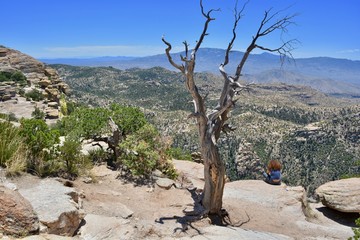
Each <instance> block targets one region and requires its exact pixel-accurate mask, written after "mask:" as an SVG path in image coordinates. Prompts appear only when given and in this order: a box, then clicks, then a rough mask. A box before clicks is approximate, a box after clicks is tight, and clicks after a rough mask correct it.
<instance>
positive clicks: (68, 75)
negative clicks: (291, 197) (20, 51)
mask: <svg viewBox="0 0 360 240" xmlns="http://www.w3.org/2000/svg"><path fill="white" fill-rule="evenodd" d="M52 67H54V68H56V69H57V71H58V72H59V74H60V76H62V77H63V80H64V81H65V82H66V83H67V84H69V86H70V87H71V89H72V91H73V95H72V97H74V98H76V99H77V100H78V101H80V102H84V103H87V104H90V105H94V106H96V105H108V104H110V103H113V102H119V103H125V104H130V105H136V106H139V107H141V108H143V111H144V112H145V114H146V116H147V118H148V119H149V121H151V122H152V123H155V126H157V128H158V129H159V130H160V131H161V132H162V134H163V135H169V136H171V137H172V139H173V145H174V146H175V147H180V148H183V149H185V150H189V151H191V152H196V151H198V146H197V144H198V140H197V132H196V126H195V122H193V120H192V119H189V118H188V115H189V114H190V113H191V110H192V108H193V106H192V103H191V102H190V100H191V98H190V96H189V95H188V94H187V92H186V90H185V87H184V86H183V79H182V76H181V75H180V73H176V72H172V71H169V70H166V69H163V68H160V67H156V68H151V69H147V70H144V69H138V68H135V69H129V70H118V69H115V68H112V67H97V68H91V67H74V66H67V65H52ZM196 77H197V81H198V86H199V88H200V91H201V93H202V94H204V95H207V98H206V100H207V101H210V102H211V103H212V105H213V106H215V105H216V102H215V101H216V97H217V94H218V93H219V90H220V88H221V86H222V80H221V79H220V78H219V77H218V76H216V75H213V74H208V73H198V75H197V76H196ZM359 112H360V105H359V103H358V102H356V101H355V100H354V99H352V100H350V99H339V98H332V97H329V96H327V95H325V94H323V93H320V92H317V91H316V90H313V89H311V88H308V87H301V86H291V85H285V84H259V85H254V86H253V87H252V89H251V91H250V92H246V93H242V94H241V95H240V99H239V101H238V102H237V104H236V106H235V108H234V110H233V113H232V118H231V119H230V122H231V124H232V125H233V126H235V127H236V130H235V131H234V132H231V133H229V134H227V135H224V136H223V137H222V138H221V139H220V141H219V145H220V151H221V154H222V156H223V158H224V160H225V161H226V164H227V175H228V177H229V178H230V179H231V180H235V179H259V178H261V175H260V170H261V169H262V168H263V167H264V165H265V164H266V162H267V161H268V160H269V159H271V158H278V159H280V160H281V161H282V163H283V165H284V169H283V174H284V181H285V182H286V183H288V184H290V185H299V184H301V185H304V186H305V187H307V188H308V190H309V192H312V190H314V188H316V187H317V186H319V185H320V184H322V183H324V182H327V181H329V180H333V179H338V178H340V177H345V176H351V175H354V174H358V173H359V167H358V164H359V159H360V150H359V149H360V148H359V147H360V146H359V143H360V139H359V135H360V124H359V119H360V116H359Z"/></svg>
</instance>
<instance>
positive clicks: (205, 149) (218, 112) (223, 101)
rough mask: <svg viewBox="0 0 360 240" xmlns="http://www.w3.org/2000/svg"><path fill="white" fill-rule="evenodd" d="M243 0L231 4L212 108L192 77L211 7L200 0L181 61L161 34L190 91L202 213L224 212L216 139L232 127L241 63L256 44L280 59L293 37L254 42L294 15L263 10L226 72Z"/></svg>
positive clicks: (281, 27) (282, 27) (286, 23)
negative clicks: (195, 31)
mask: <svg viewBox="0 0 360 240" xmlns="http://www.w3.org/2000/svg"><path fill="white" fill-rule="evenodd" d="M246 4H247V3H245V4H244V5H243V7H242V9H241V10H240V11H238V10H237V6H236V7H235V12H234V16H235V18H234V25H233V29H232V33H233V37H232V39H231V41H230V42H229V45H228V47H227V49H226V52H225V58H224V62H223V63H221V64H220V67H219V70H220V73H221V75H222V76H223V78H224V85H223V89H222V92H221V95H220V98H219V102H218V105H217V106H216V107H215V108H214V109H213V110H212V111H207V109H206V106H205V100H204V97H203V96H201V94H200V93H199V90H198V88H197V86H196V83H195V79H194V71H195V63H196V54H197V53H198V50H199V48H200V46H201V44H202V43H203V41H204V38H205V37H206V36H207V35H208V26H209V23H210V22H211V21H213V20H215V18H212V17H211V14H212V13H213V12H214V11H218V10H215V9H211V10H210V11H208V12H205V11H204V7H203V4H202V0H200V7H201V13H202V15H203V16H204V17H205V19H206V21H205V24H204V28H203V31H202V33H201V35H200V38H199V39H198V41H197V42H196V45H195V47H194V48H193V49H192V51H191V52H189V45H188V43H187V42H186V41H185V42H183V44H184V48H185V55H184V56H180V59H181V62H182V63H181V64H177V63H176V62H175V61H174V60H173V58H172V56H171V55H170V51H171V48H172V46H171V44H170V43H169V42H167V41H166V40H165V38H164V37H163V38H162V41H163V42H164V43H165V44H166V45H167V48H166V50H165V52H166V56H167V58H168V61H169V62H170V64H171V65H172V66H174V67H175V68H177V69H178V70H180V71H181V72H182V73H183V75H184V76H185V85H186V88H187V90H188V91H189V93H190V94H191V96H192V98H193V102H194V108H195V110H194V112H193V113H192V114H191V116H192V117H195V118H196V120H197V124H198V131H199V141H200V148H201V155H202V158H203V159H204V177H205V186H204V190H203V196H202V205H203V207H204V209H205V212H203V214H205V215H206V214H217V215H221V214H223V213H224V211H222V197H223V190H224V185H225V164H224V161H222V160H221V158H220V155H219V150H218V146H217V140H218V139H219V137H220V133H221V132H222V131H224V132H227V131H229V130H232V128H231V127H230V126H229V125H228V124H227V123H226V121H227V120H228V119H229V116H228V114H229V112H230V110H231V109H232V107H233V106H234V104H235V102H236V101H237V100H238V99H234V97H235V96H236V95H237V94H238V93H239V92H240V91H242V90H244V89H246V88H247V87H248V86H247V85H244V84H241V83H240V82H239V79H240V76H241V72H242V70H243V67H244V64H245V62H246V60H247V59H248V57H249V55H250V53H251V52H252V51H253V50H254V49H256V48H258V49H262V50H264V51H268V52H277V53H279V54H280V57H281V59H282V60H283V59H284V58H285V57H286V56H290V57H292V56H291V50H292V49H293V47H292V43H293V42H294V41H295V40H291V41H287V42H283V43H282V45H281V46H280V47H278V48H274V49H271V48H266V47H264V46H262V45H258V44H257V42H258V40H259V39H260V38H262V37H265V36H266V35H268V34H271V33H273V32H274V31H277V30H280V31H287V27H288V26H289V25H290V24H292V21H291V20H292V19H293V17H294V16H295V15H291V16H285V17H282V18H280V19H279V20H276V18H277V17H278V15H279V14H280V13H281V11H279V12H275V13H271V9H270V10H269V11H265V14H264V17H263V19H262V21H261V22H260V25H259V28H258V29H257V32H256V34H255V35H254V36H253V39H252V41H251V43H250V44H249V46H248V47H247V49H246V52H245V53H244V55H243V57H242V59H241V61H240V63H239V64H238V66H237V68H236V71H235V74H234V75H233V76H231V75H229V74H228V73H227V72H226V71H225V66H226V65H227V64H228V63H229V54H230V51H231V49H232V47H233V44H234V42H235V40H236V37H237V35H236V28H237V26H238V22H239V21H240V19H241V17H242V13H243V11H244V8H245V6H246Z"/></svg>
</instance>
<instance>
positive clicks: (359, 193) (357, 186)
mask: <svg viewBox="0 0 360 240" xmlns="http://www.w3.org/2000/svg"><path fill="white" fill-rule="evenodd" d="M316 194H317V195H318V196H319V198H320V200H321V202H322V203H323V204H324V205H325V206H327V207H329V208H332V209H335V210H337V211H340V212H355V213H360V178H348V179H341V180H337V181H332V182H327V183H325V184H323V185H321V186H320V187H318V188H317V189H316Z"/></svg>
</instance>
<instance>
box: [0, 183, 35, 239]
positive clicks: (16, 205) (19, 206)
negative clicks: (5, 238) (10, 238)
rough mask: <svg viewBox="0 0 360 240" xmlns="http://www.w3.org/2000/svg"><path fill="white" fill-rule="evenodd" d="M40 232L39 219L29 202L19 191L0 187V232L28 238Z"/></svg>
mask: <svg viewBox="0 0 360 240" xmlns="http://www.w3.org/2000/svg"><path fill="white" fill-rule="evenodd" d="M38 231H39V219H38V217H37V215H36V213H35V212H34V209H33V207H32V206H31V204H30V203H29V201H27V200H26V199H25V198H24V197H23V196H21V195H20V194H19V193H18V192H17V191H14V190H11V189H8V188H6V187H5V186H3V185H0V232H1V233H3V234H6V235H17V236H19V235H21V236H26V235H28V234H34V233H37V232H38Z"/></svg>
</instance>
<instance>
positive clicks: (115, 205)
mask: <svg viewBox="0 0 360 240" xmlns="http://www.w3.org/2000/svg"><path fill="white" fill-rule="evenodd" d="M174 164H175V166H176V169H177V171H178V172H179V176H180V177H179V178H178V179H177V180H175V181H172V180H170V179H167V178H163V177H161V176H159V175H157V174H156V173H154V175H153V177H154V182H153V183H152V184H149V185H134V184H133V183H131V182H128V181H126V180H125V179H121V178H119V177H118V173H117V172H116V171H113V170H110V169H108V168H107V167H106V166H105V165H100V166H95V167H94V168H93V169H92V174H93V178H94V179H95V180H96V181H94V182H88V181H87V180H86V179H85V178H79V179H77V180H76V181H65V180H62V179H39V178H37V177H34V176H31V175H24V176H22V177H21V178H15V179H6V178H1V176H0V191H1V192H2V193H3V194H2V195H0V203H2V204H1V205H0V209H1V212H0V223H1V225H0V237H3V238H4V239H13V238H12V237H11V236H10V237H9V236H6V235H9V234H15V235H16V234H19V233H21V232H22V233H25V232H27V233H29V234H31V235H33V234H35V235H33V236H28V237H26V238H24V239H28V240H33V239H36V240H37V239H38V240H43V239H49V240H55V239H64V240H65V239H79V240H87V239H229V240H230V239H258V240H265V239H266V240H269V239H274V240H275V239H308V240H311V239H347V238H348V237H350V236H352V235H353V233H352V231H351V226H353V225H354V224H353V222H354V219H355V218H357V217H358V216H359V215H358V211H360V205H359V203H358V202H357V203H354V204H353V206H356V207H355V208H353V209H352V210H351V211H352V213H341V212H337V211H335V210H331V209H329V208H327V207H325V206H324V205H322V204H321V203H311V202H308V200H307V198H306V194H305V190H304V188H302V187H300V186H298V187H290V186H287V185H285V184H282V185H281V186H272V185H268V184H266V183H265V182H263V181H259V180H241V181H234V182H228V183H226V184H225V189H224V197H223V202H224V208H225V209H226V210H227V211H228V212H229V219H230V220H231V221H232V223H233V225H234V226H230V225H229V226H217V225H211V224H210V223H209V219H208V218H203V219H201V220H197V221H196V220H193V221H192V220H191V216H184V212H188V211H192V210H196V205H197V196H198V194H199V192H201V190H202V188H203V186H204V176H203V167H204V166H203V165H202V164H199V163H194V162H190V161H179V160H174ZM0 174H1V171H0ZM334 183H335V182H334ZM358 183H359V179H353V184H352V185H351V184H348V186H345V187H344V186H343V187H342V188H343V189H342V190H343V192H344V191H346V190H349V191H351V190H352V189H357V196H358V189H359V187H358V186H359V184H358ZM2 185H4V186H2ZM333 190H334V188H332V190H330V191H326V190H325V191H323V193H324V194H332V195H333V196H336V200H337V203H339V202H344V203H346V201H347V198H348V195H347V196H345V198H344V197H342V194H338V195H336V194H334V191H333ZM12 203H17V205H16V207H10V206H11V204H12ZM2 213H7V218H6V217H3V216H2ZM8 219H13V220H17V221H15V222H16V224H14V223H11V221H7V220H8ZM9 223H10V224H9ZM1 232H3V233H4V236H2V234H1Z"/></svg>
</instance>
